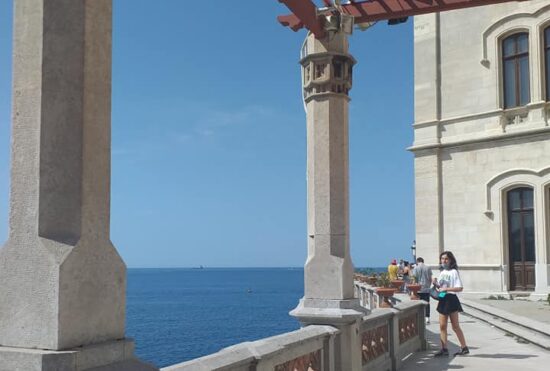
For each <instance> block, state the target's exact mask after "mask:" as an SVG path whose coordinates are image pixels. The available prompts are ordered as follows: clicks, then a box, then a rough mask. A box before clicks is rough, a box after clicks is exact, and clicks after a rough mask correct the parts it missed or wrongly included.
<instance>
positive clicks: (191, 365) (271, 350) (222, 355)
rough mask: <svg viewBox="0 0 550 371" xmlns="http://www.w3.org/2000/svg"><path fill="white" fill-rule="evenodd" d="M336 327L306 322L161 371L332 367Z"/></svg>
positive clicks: (277, 370)
mask: <svg viewBox="0 0 550 371" xmlns="http://www.w3.org/2000/svg"><path fill="white" fill-rule="evenodd" d="M339 333H340V331H339V330H337V329H335V328H334V327H331V326H316V325H312V326H306V327H304V328H301V329H299V330H296V331H292V332H288V333H286V334H282V335H277V336H273V337H269V338H266V339H262V340H257V341H253V342H245V343H241V344H237V345H234V346H231V347H228V348H225V349H222V350H221V351H219V352H217V353H214V354H211V355H208V356H205V357H201V358H198V359H195V360H192V361H189V362H184V363H180V364H177V365H174V366H170V367H166V368H163V369H162V371H203V370H204V371H207V370H208V371H215V370H224V371H225V370H227V371H252V370H254V371H264V370H265V371H267V370H269V371H302V370H303V371H308V370H313V371H322V370H323V371H324V370H327V371H328V370H334V369H335V368H334V362H335V351H334V349H335V347H334V342H335V339H336V336H338V334H339Z"/></svg>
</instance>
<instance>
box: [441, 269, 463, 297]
mask: <svg viewBox="0 0 550 371" xmlns="http://www.w3.org/2000/svg"><path fill="white" fill-rule="evenodd" d="M437 283H438V284H439V287H441V288H455V287H463V286H462V281H461V280H460V275H459V274H458V271H457V270H456V269H450V270H447V269H444V270H442V271H441V273H439V278H438V282H437ZM447 294H453V295H456V292H450V291H447Z"/></svg>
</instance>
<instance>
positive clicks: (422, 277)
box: [412, 257, 432, 323]
mask: <svg viewBox="0 0 550 371" xmlns="http://www.w3.org/2000/svg"><path fill="white" fill-rule="evenodd" d="M412 274H413V277H414V279H415V281H416V283H418V284H419V285H421V286H422V287H420V290H418V296H420V299H422V300H424V301H425V302H427V303H428V305H426V308H425V309H426V312H425V313H426V323H430V286H431V285H432V268H430V267H428V266H427V265H425V264H424V259H423V258H420V257H418V258H416V267H414V270H413V273H412Z"/></svg>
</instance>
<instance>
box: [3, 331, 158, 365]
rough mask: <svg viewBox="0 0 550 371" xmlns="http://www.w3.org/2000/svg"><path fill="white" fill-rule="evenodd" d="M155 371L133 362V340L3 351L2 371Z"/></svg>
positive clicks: (6, 349) (6, 348) (7, 349)
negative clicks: (56, 348)
mask: <svg viewBox="0 0 550 371" xmlns="http://www.w3.org/2000/svg"><path fill="white" fill-rule="evenodd" d="M81 370H82V371H83V370H90V371H91V370H94V371H110V370H113V371H115V370H121V371H122V370H136V371H155V370H158V369H157V368H155V367H153V366H150V365H148V364H145V363H142V362H141V361H139V360H137V359H135V358H134V342H133V340H132V339H123V340H115V341H109V342H105V343H101V344H94V345H89V346H85V347H79V348H73V349H68V350H64V351H53V350H42V349H25V348H12V347H0V371H81Z"/></svg>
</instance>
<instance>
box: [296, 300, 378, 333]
mask: <svg viewBox="0 0 550 371" xmlns="http://www.w3.org/2000/svg"><path fill="white" fill-rule="evenodd" d="M369 313H370V311H369V310H368V309H367V308H364V307H362V306H361V305H360V303H359V299H357V298H354V299H345V300H330V299H309V298H302V299H300V303H299V304H298V306H297V307H296V308H295V309H293V310H292V311H290V315H291V316H293V317H295V318H296V319H297V320H298V321H300V323H302V324H303V325H304V326H307V325H339V324H346V323H352V322H355V321H356V320H357V319H359V318H361V317H363V316H366V315H368V314H369Z"/></svg>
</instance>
